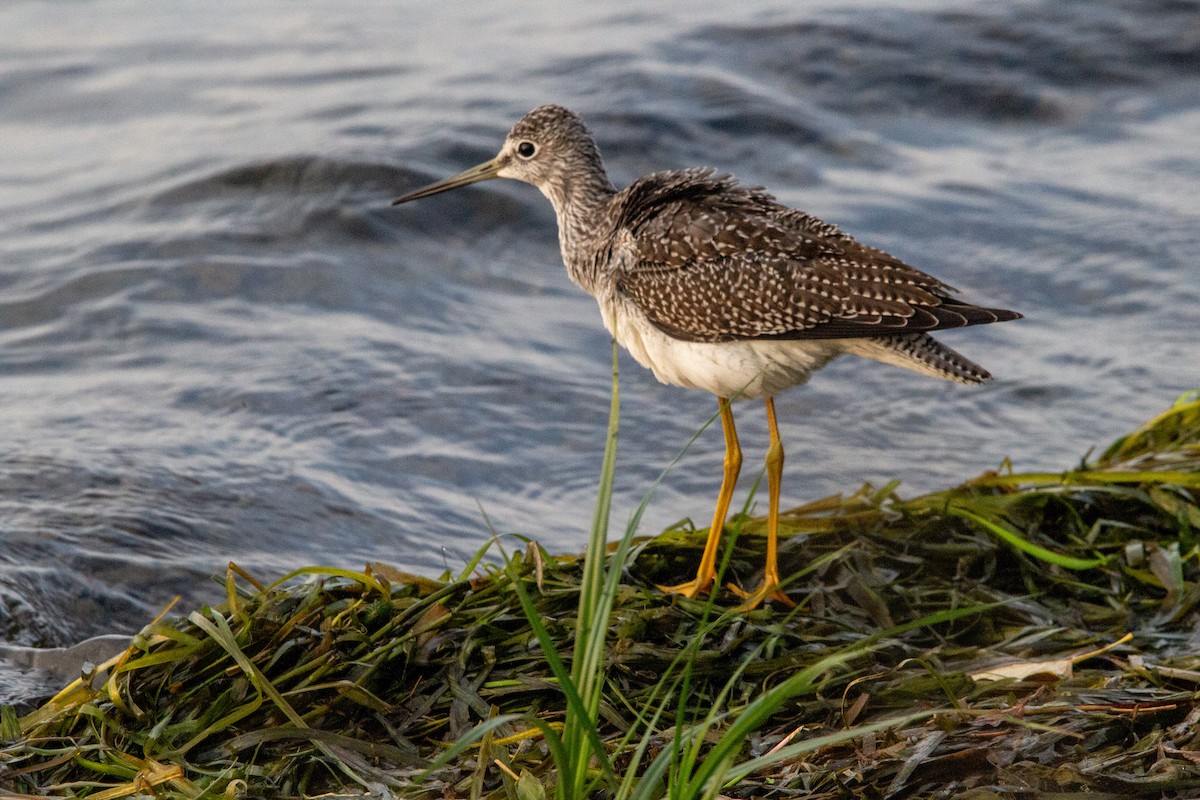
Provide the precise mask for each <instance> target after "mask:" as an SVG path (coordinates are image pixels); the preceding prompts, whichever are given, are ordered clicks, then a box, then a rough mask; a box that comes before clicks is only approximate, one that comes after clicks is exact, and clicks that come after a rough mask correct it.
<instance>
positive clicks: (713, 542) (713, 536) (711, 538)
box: [658, 397, 742, 597]
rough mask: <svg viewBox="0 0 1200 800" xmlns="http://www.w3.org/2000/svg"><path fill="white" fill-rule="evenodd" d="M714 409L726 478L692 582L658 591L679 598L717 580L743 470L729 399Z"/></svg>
mask: <svg viewBox="0 0 1200 800" xmlns="http://www.w3.org/2000/svg"><path fill="white" fill-rule="evenodd" d="M717 406H718V408H720V410H721V428H722V429H723V430H724V431H725V475H724V477H723V478H722V479H721V493H720V494H719V495H717V510H716V511H715V512H714V513H713V521H712V527H710V528H709V529H708V541H706V542H705V543H704V555H703V556H701V557H700V567H699V568H698V569H697V570H696V579H695V580H691V581H688V582H687V583H681V584H679V585H678V586H659V587H658V588H659V589H661V590H662V591H664V592H671V593H674V594H681V595H683V596H684V597H695V596H696V595H697V594H699V593H700V592H701V591H704V590H711V589H712V586H713V583H714V582H715V581H716V579H717V551H718V550H719V549H720V546H721V530H722V529H723V528H724V527H725V515H726V514H728V513H729V503H730V501H731V500H732V499H733V489H734V487H735V486H737V479H738V473H739V472H741V469H742V448H741V445H739V444H738V438H737V429H736V428H735V427H734V425H733V409H732V408H731V407H730V404H729V398H727V397H718V398H717Z"/></svg>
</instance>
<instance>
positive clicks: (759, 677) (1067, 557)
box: [0, 395, 1200, 800]
mask: <svg viewBox="0 0 1200 800" xmlns="http://www.w3.org/2000/svg"><path fill="white" fill-rule="evenodd" d="M614 413H615V395H614ZM615 431H616V428H615V416H614V422H613V425H612V427H611V428H610V434H611V438H612V440H613V441H615ZM605 472H606V474H607V475H608V477H609V479H610V480H611V472H612V465H611V463H609V464H607V467H606V470H605ZM602 483H603V480H602ZM602 494H603V486H602ZM602 505H603V506H604V508H603V513H601V511H600V510H598V513H597V516H598V519H597V525H596V528H595V529H594V530H593V541H597V539H596V537H598V536H603V534H604V532H605V531H606V530H607V519H606V515H607V505H606V504H602ZM601 516H603V517H604V518H603V519H601V518H600V517H601ZM783 522H784V529H785V531H786V532H787V533H788V534H789V538H788V540H787V543H786V545H785V546H784V548H783V551H782V553H781V559H782V564H783V567H784V569H783V574H785V575H791V578H790V579H789V583H788V586H787V591H788V593H789V594H790V595H791V596H792V597H793V598H795V599H796V600H797V601H798V603H799V607H798V608H796V609H778V608H766V609H760V610H757V611H753V612H740V611H737V610H736V609H735V607H734V606H735V605H736V602H737V598H736V597H735V596H734V595H732V593H729V592H725V591H723V592H721V593H720V594H719V595H718V596H717V597H716V598H713V599H709V600H707V601H688V600H683V599H680V598H675V597H666V596H664V595H662V594H661V593H659V592H658V591H656V590H655V589H654V588H653V584H654V583H656V582H657V583H671V582H675V581H678V580H682V579H684V578H686V577H689V576H690V573H691V572H693V571H694V568H695V559H696V558H697V557H698V554H699V550H700V547H701V546H702V544H703V533H704V532H703V531H689V530H676V531H669V532H667V533H665V534H664V535H662V536H660V537H656V538H654V539H650V540H645V541H637V540H631V539H629V538H626V539H625V540H624V541H623V543H622V544H621V545H617V546H615V547H614V548H613V549H612V550H610V551H609V552H608V553H607V554H606V555H605V556H604V557H594V558H591V559H579V558H573V557H561V556H554V555H551V554H549V553H547V552H545V551H544V550H542V549H541V548H539V547H538V546H537V545H535V544H533V543H529V544H528V545H527V546H525V547H523V548H521V549H518V551H517V552H513V553H509V554H507V555H506V556H505V558H504V559H503V560H502V562H501V563H499V564H492V563H489V562H487V561H485V560H483V558H482V554H481V558H480V559H478V560H477V561H476V562H474V563H472V564H471V565H469V566H468V568H467V569H466V570H464V572H463V574H462V575H460V576H458V577H456V578H451V577H449V576H448V577H447V578H446V579H445V580H441V581H433V580H428V579H423V578H419V577H415V576H408V575H404V574H401V573H398V572H395V571H394V570H392V569H389V568H387V567H385V566H381V565H374V566H372V567H371V568H370V569H369V570H367V571H364V572H362V573H354V572H348V571H343V570H333V569H326V568H310V569H307V570H300V571H298V572H296V573H293V574H292V575H289V576H286V577H284V578H282V579H281V580H279V581H277V582H275V583H273V584H270V585H263V584H262V583H260V582H258V581H257V580H256V579H255V578H254V577H252V576H250V575H247V574H245V573H244V572H242V571H241V570H239V569H237V568H236V567H232V566H231V567H230V570H229V571H228V573H227V574H226V579H225V586H226V602H225V603H223V604H222V605H220V606H218V607H213V608H202V609H199V610H197V611H193V612H191V613H188V614H186V615H185V616H183V617H182V618H178V619H167V618H164V619H160V620H158V621H155V622H154V623H152V624H150V625H148V626H147V627H146V628H145V629H144V630H143V631H142V632H141V633H140V634H139V635H138V636H137V637H136V638H135V639H134V641H133V643H132V645H131V647H130V648H129V649H128V650H127V651H126V652H125V653H124V654H122V655H121V656H120V657H119V658H118V659H116V660H115V661H114V663H111V664H109V665H107V667H106V669H105V671H104V673H103V674H102V675H96V676H85V678H84V679H83V680H81V681H78V682H76V683H74V684H72V685H71V686H69V687H67V688H66V689H65V690H64V691H63V692H62V693H60V694H59V695H58V696H56V697H55V698H53V699H51V700H50V701H48V702H47V703H45V704H44V705H43V706H42V707H41V708H39V709H37V710H35V711H34V712H32V713H30V714H28V715H26V716H24V717H20V718H18V717H17V716H16V715H15V714H14V713H13V712H12V710H11V709H8V710H6V711H4V712H3V713H0V742H3V743H2V744H0V793H2V792H4V791H7V792H12V793H27V794H31V795H37V796H46V795H55V796H75V795H87V796H90V797H94V798H117V797H126V796H134V795H139V794H140V795H151V794H153V795H157V796H159V797H190V798H195V797H202V796H221V795H224V796H254V797H264V796H265V797H271V796H289V797H291V796H301V795H310V796H311V795H316V794H321V793H326V792H340V793H342V794H356V793H357V794H360V795H361V794H372V795H374V796H397V797H419V798H441V797H489V798H521V800H536V798H538V797H542V796H546V795H550V794H553V795H557V796H559V797H586V796H596V797H601V796H603V797H618V798H643V797H644V798H654V797H679V798H692V797H706V796H707V797H720V796H725V797H756V798H758V797H781V798H782V797H806V798H825V797H829V798H834V797H838V798H840V797H863V798H876V797H897V798H901V797H956V798H964V800H966V799H969V798H973V799H974V800H985V799H986V800H991V799H992V798H1000V797H1003V798H1014V797H1015V798H1025V797H1040V796H1045V795H1047V794H1056V796H1060V797H1071V796H1076V795H1080V796H1082V795H1083V794H1086V795H1087V796H1089V797H1112V798H1118V797H1121V798H1125V797H1193V796H1196V795H1197V794H1198V793H1200V634H1198V633H1197V631H1200V611H1198V602H1200V568H1198V566H1200V565H1198V556H1200V550H1198V548H1197V542H1198V538H1200V533H1198V532H1200V397H1197V396H1190V397H1185V398H1183V399H1181V400H1180V401H1179V402H1178V403H1177V404H1176V405H1175V406H1174V407H1173V408H1171V409H1170V410H1168V411H1167V412H1165V413H1164V414H1162V415H1160V416H1159V417H1157V418H1155V419H1154V420H1151V421H1150V422H1149V423H1147V424H1146V425H1145V426H1143V427H1142V428H1141V429H1139V430H1138V431H1135V432H1134V433H1132V434H1130V435H1128V436H1126V437H1123V438H1122V439H1120V440H1118V441H1117V442H1115V443H1113V445H1112V446H1110V447H1109V448H1108V449H1106V450H1105V451H1104V452H1103V453H1102V454H1100V455H1099V456H1098V457H1094V458H1090V459H1088V460H1085V461H1083V462H1082V463H1080V464H1079V465H1078V466H1077V467H1075V468H1074V469H1070V470H1067V471H1065V472H1062V473H1053V474H1051V473H1045V474H1015V473H1012V472H1011V471H1009V470H1002V471H1001V472H999V473H989V474H987V475H984V476H981V477H978V478H975V479H973V480H969V481H967V482H965V483H963V484H962V485H961V486H958V487H955V488H953V489H950V490H947V491H943V492H938V493H935V494H930V495H925V496H921V497H915V498H911V499H902V498H901V497H900V496H899V494H898V492H897V487H896V486H887V487H883V488H878V489H877V488H872V487H863V489H862V490H860V491H858V492H856V493H855V494H853V495H851V496H848V497H834V498H827V499H825V500H822V501H818V502H816V503H812V504H809V505H807V506H804V507H802V508H798V509H794V510H792V511H791V512H789V513H787V514H786V515H785V516H784V519H783ZM732 527H733V528H734V529H735V530H736V532H737V533H738V536H737V538H736V541H734V542H733V543H732V545H731V546H730V547H728V548H727V550H726V557H727V568H728V570H729V573H730V574H731V575H737V576H739V577H740V579H741V580H742V582H743V583H749V582H751V581H753V577H754V576H753V575H752V571H753V569H754V568H755V567H756V566H757V565H759V564H760V563H761V558H762V540H761V538H760V536H759V533H760V531H761V528H762V521H761V520H759V519H752V518H748V517H741V518H738V519H737V520H736V521H735V524H734V525H733V526H732ZM508 541H510V542H511V541H512V540H508ZM592 552H594V553H597V556H599V555H600V554H603V553H604V550H603V548H599V547H594V548H593V549H592ZM581 587H585V588H586V589H587V594H585V599H584V600H583V601H581V599H580V598H581V594H580V592H581ZM582 631H587V632H591V633H592V634H594V635H593V636H592V638H591V639H587V638H586V637H584V638H579V634H580V633H581V632H582Z"/></svg>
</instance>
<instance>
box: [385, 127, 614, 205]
mask: <svg viewBox="0 0 1200 800" xmlns="http://www.w3.org/2000/svg"><path fill="white" fill-rule="evenodd" d="M492 178H512V179H514V180H518V181H524V182H525V183H529V184H533V185H534V186H536V187H537V188H538V189H540V190H541V191H542V193H543V194H544V195H546V196H547V197H548V198H550V202H552V203H553V204H554V207H555V210H556V211H558V212H559V213H562V212H563V210H564V209H565V208H566V207H567V206H568V205H570V204H571V203H572V201H575V200H579V201H582V203H583V204H587V202H588V201H589V200H593V199H596V198H598V197H605V196H607V195H609V194H612V192H613V188H612V184H610V183H609V181H608V176H607V175H606V174H605V172H604V164H603V162H602V161H601V159H600V151H599V149H597V147H596V142H595V140H594V139H593V138H592V135H591V133H589V132H588V129H587V128H586V127H585V126H584V124H583V121H582V120H581V119H580V118H579V116H578V115H576V114H575V113H574V112H572V111H570V110H568V109H565V108H563V107H562V106H556V105H545V106H539V107H538V108H535V109H534V110H533V111H530V112H529V113H528V114H526V115H525V116H524V117H522V118H521V120H520V121H519V122H517V124H516V125H514V126H513V127H512V130H511V131H509V133H508V136H507V137H505V139H504V145H503V146H502V147H501V148H500V152H499V153H497V154H496V157H495V158H492V159H491V160H489V161H485V162H484V163H482V164H479V165H478V166H475V167H472V168H471V169H469V170H466V171H465V172H461V173H459V174H458V175H455V176H454V177H452V178H447V179H446V180H443V181H438V182H437V183H433V184H430V185H429V186H426V187H423V188H421V189H418V190H417V191H415V192H412V193H411V194H407V195H405V196H404V197H401V198H399V199H398V200H395V201H394V202H393V205H399V204H400V203H407V202H409V201H410V200H417V199H419V198H422V197H428V196H430V195H433V194H438V193H439V192H445V191H448V190H450V189H457V188H458V187H460V186H466V185H467V184H470V183H477V182H479V181H486V180H490V179H492Z"/></svg>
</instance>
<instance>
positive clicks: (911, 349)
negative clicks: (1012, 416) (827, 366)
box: [846, 333, 992, 383]
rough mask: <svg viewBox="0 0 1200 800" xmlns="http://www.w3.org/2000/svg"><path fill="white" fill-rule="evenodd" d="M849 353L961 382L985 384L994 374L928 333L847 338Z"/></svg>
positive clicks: (847, 350)
mask: <svg viewBox="0 0 1200 800" xmlns="http://www.w3.org/2000/svg"><path fill="white" fill-rule="evenodd" d="M846 352H847V353H851V354H852V355H856V356H862V357H863V358H869V359H872V360H874V361H882V362H883V363H884V364H892V365H893V366H897V367H903V368H904V369H911V370H912V371H914V372H920V373H922V374H923V375H930V376H932V377H934V378H944V379H946V380H951V381H958V382H959V383H983V382H984V381H986V380H988V379H989V378H991V377H992V376H991V374H990V373H989V372H988V371H987V370H986V369H984V368H983V367H981V366H979V365H978V364H976V363H975V362H974V361H971V360H970V359H969V358H966V357H964V356H962V355H960V354H959V353H957V352H955V351H954V350H951V349H950V348H949V347H947V346H946V345H944V344H942V343H941V342H939V341H938V340H937V339H934V338H933V337H932V336H930V335H929V334H927V333H901V334H896V335H895V336H874V337H869V338H863V339H847V340H846Z"/></svg>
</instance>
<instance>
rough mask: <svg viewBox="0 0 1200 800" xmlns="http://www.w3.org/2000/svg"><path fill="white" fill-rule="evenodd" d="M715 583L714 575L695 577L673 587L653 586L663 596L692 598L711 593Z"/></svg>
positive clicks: (715, 577)
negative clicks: (677, 595)
mask: <svg viewBox="0 0 1200 800" xmlns="http://www.w3.org/2000/svg"><path fill="white" fill-rule="evenodd" d="M716 583H717V576H716V575H709V576H707V577H706V576H703V575H697V576H696V577H695V579H693V580H690V581H688V582H687V583H679V584H676V585H674V586H660V585H659V584H657V583H656V584H654V585H655V587H656V588H657V589H658V590H659V591H660V592H663V593H664V594H681V595H683V596H684V597H688V598H692V597H695V596H696V595H698V594H700V593H701V592H711V591H712V590H713V587H714V586H716Z"/></svg>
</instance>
